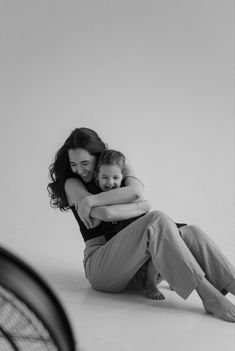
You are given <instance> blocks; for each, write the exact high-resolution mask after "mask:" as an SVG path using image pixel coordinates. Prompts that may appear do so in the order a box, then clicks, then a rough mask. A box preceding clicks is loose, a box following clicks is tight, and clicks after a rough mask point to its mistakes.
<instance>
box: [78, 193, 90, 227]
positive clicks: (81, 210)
mask: <svg viewBox="0 0 235 351" xmlns="http://www.w3.org/2000/svg"><path fill="white" fill-rule="evenodd" d="M75 207H76V210H77V213H78V215H79V217H80V219H81V221H82V222H83V223H84V225H85V227H86V228H87V229H91V228H93V223H92V220H91V217H90V212H91V201H90V196H85V197H84V198H83V199H81V200H80V201H79V204H78V205H76V206H75Z"/></svg>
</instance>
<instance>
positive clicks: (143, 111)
mask: <svg viewBox="0 0 235 351" xmlns="http://www.w3.org/2000/svg"><path fill="white" fill-rule="evenodd" d="M233 16H234V15H233V1H229V0H225V1H224V0H223V1H222V0H208V1H206V2H205V1H204V0H197V1H196V0H195V1H194V0H191V1H187V0H179V1H174V0H168V1H165V0H164V1H163V0H160V1H153V0H152V1H151V0H147V1H146V0H145V1H138V0H137V1H134V0H119V1H114V0H112V1H105V0H100V1H95V0H91V1H85V0H84V1H81V0H77V1H58V0H57V1H55V0H51V1H45V0H41V1H31V0H28V1H26V0H21V1H13V0H10V1H9V0H2V1H1V3H0V23H1V25H0V26H1V37H0V44H1V56H0V71H1V72H0V77H1V79H0V99H1V103H0V115H1V128H0V160H1V173H0V194H1V201H0V206H1V208H0V213H1V231H0V243H1V244H2V245H4V246H6V247H9V248H11V249H12V250H14V251H15V252H18V253H21V252H24V254H25V252H26V251H27V252H28V258H29V259H30V260H33V259H34V257H35V253H36V252H37V254H38V253H39V255H41V257H47V256H48V257H54V259H56V258H58V257H57V252H61V250H63V251H64V257H63V259H64V260H73V257H75V256H76V260H77V257H79V260H80V259H81V260H82V256H81V255H80V254H81V252H82V250H83V242H82V239H81V237H80V235H79V231H78V226H77V224H76V222H75V220H74V218H73V216H72V214H70V213H67V214H61V213H60V211H59V210H53V209H52V208H51V207H50V206H49V198H48V195H47V190H46V187H47V183H48V181H49V179H48V166H49V164H50V163H51V162H52V161H53V157H54V155H55V153H56V151H57V149H58V148H59V147H60V146H61V145H62V143H63V142H64V141H65V138H67V136H68V135H69V133H70V132H71V130H72V129H74V128H76V127H81V126H85V127H89V128H92V129H94V130H96V131H97V132H98V133H99V134H100V136H101V137H102V138H103V139H104V141H105V142H107V143H108V144H109V146H110V147H112V148H116V149H119V150H121V151H122V152H123V153H125V154H126V156H127V158H128V160H129V162H130V163H131V164H132V165H133V167H134V169H135V170H136V174H137V176H138V177H139V178H140V179H141V180H142V181H143V183H144V184H145V191H146V198H148V199H149V200H150V201H151V203H152V206H153V208H154V209H159V210H162V211H164V212H166V213H167V214H168V215H169V216H170V217H172V218H173V219H174V220H175V221H179V222H187V223H197V224H199V225H200V226H201V227H202V228H204V229H205V231H206V232H207V233H208V234H209V235H210V236H211V237H212V238H213V239H214V240H215V241H216V242H217V243H218V245H219V246H220V247H221V248H222V250H223V252H224V253H225V254H226V255H227V256H228V257H229V258H230V259H231V260H232V262H233V263H234V261H235V252H234V246H235V245H234V229H235V223H234V213H235V212H234V210H235V208H234V159H235V157H234V156H235V155H234V51H233V41H234V37H233V31H234V27H233V25H234V17H233ZM39 243H41V244H39ZM26 247H27V250H26ZM37 257H38V256H37Z"/></svg>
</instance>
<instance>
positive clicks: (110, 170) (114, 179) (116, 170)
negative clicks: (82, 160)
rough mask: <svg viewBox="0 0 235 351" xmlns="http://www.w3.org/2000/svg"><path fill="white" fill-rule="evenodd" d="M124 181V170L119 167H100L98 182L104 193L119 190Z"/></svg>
mask: <svg viewBox="0 0 235 351" xmlns="http://www.w3.org/2000/svg"><path fill="white" fill-rule="evenodd" d="M122 179H123V175H122V170H121V168H120V167H119V166H118V165H102V166H100V169H99V172H98V176H97V180H98V183H99V187H100V189H101V190H102V191H108V190H111V189H115V188H119V187H120V186H121V182H122Z"/></svg>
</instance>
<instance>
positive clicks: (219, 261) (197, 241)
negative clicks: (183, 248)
mask: <svg viewBox="0 0 235 351" xmlns="http://www.w3.org/2000/svg"><path fill="white" fill-rule="evenodd" d="M179 231H180V234H181V237H182V239H183V240H184V242H185V244H186V245H187V247H188V248H189V250H190V251H191V253H192V254H193V256H194V257H195V258H196V260H197V262H198V263H199V264H200V266H201V268H202V269H203V271H204V272H205V276H206V278H207V279H208V280H209V282H210V283H211V284H212V285H213V286H214V287H215V288H216V289H217V290H219V291H221V292H223V293H224V294H226V293H227V292H231V293H232V294H235V284H234V282H235V267H234V266H233V265H232V264H231V262H229V260H228V259H227V258H226V257H225V256H224V255H223V253H222V252H221V250H220V249H219V248H218V246H217V245H216V244H215V243H214V242H213V240H212V239H211V238H210V237H209V236H208V235H207V234H206V233H205V232H204V231H203V230H202V229H201V228H200V227H199V226H197V225H189V226H184V227H182V228H180V230H179Z"/></svg>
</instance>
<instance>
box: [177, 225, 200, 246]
mask: <svg viewBox="0 0 235 351" xmlns="http://www.w3.org/2000/svg"><path fill="white" fill-rule="evenodd" d="M179 231H180V234H181V237H182V239H183V240H184V242H185V243H186V244H188V245H193V244H195V243H198V242H199V241H202V240H203V239H204V233H203V231H202V229H201V228H200V226H199V225H197V224H191V225H186V226H184V227H182V228H180V229H179Z"/></svg>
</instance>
